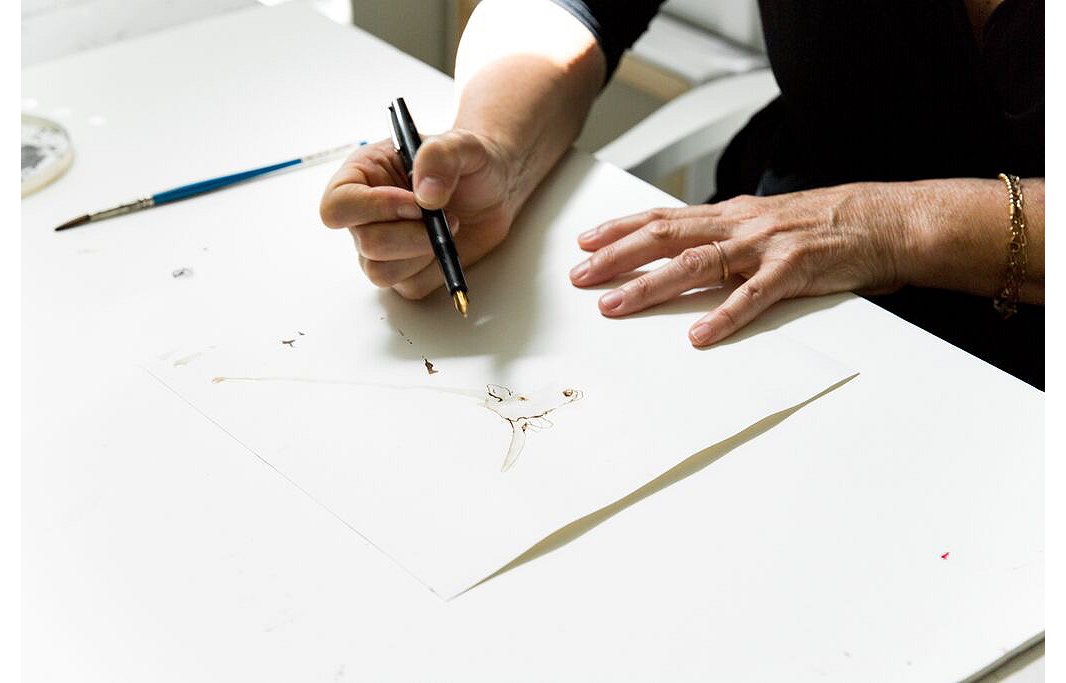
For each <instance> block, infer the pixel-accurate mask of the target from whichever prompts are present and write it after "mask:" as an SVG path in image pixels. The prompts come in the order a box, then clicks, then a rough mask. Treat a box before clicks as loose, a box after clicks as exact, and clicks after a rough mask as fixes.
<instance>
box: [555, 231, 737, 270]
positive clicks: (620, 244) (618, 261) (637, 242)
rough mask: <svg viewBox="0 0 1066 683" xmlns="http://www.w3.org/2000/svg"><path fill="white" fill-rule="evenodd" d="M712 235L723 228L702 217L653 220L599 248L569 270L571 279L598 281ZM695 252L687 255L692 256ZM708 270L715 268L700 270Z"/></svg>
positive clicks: (718, 235) (703, 264)
mask: <svg viewBox="0 0 1066 683" xmlns="http://www.w3.org/2000/svg"><path fill="white" fill-rule="evenodd" d="M618 229H619V230H623V229H625V227H622V228H618ZM715 239H724V229H722V228H720V227H717V226H715V225H713V224H709V223H708V222H707V221H706V220H705V219H702V218H694V219H683V220H669V221H665V220H655V221H652V222H651V223H648V224H646V225H644V226H643V227H641V228H639V229H637V230H634V231H632V232H630V233H629V234H626V235H624V236H623V237H621V238H619V239H618V240H617V241H616V242H611V243H608V244H604V245H603V246H601V247H600V248H598V249H597V250H596V251H595V252H593V254H592V255H591V256H590V257H589V258H588V259H587V260H586V261H585V262H584V263H580V264H578V265H577V266H576V267H575V268H574V269H573V270H572V271H571V272H570V280H571V281H572V282H573V283H574V284H575V285H578V286H579V287H588V286H592V285H598V284H600V283H602V282H607V281H609V280H612V279H614V278H615V277H617V276H619V275H622V274H623V273H628V272H630V271H633V270H635V269H637V268H639V267H641V266H643V265H646V264H648V263H651V262H652V261H655V260H657V259H660V258H670V257H674V256H677V255H679V254H681V253H683V252H684V251H685V250H686V249H691V248H693V247H697V246H700V245H706V244H709V243H710V242H711V241H714V240H715ZM697 255H698V254H694V255H690V256H691V257H692V258H695V257H696V256H697ZM715 262H717V259H715ZM696 265H699V266H700V267H702V268H705V269H706V267H707V266H708V265H710V262H709V261H706V260H705V261H704V262H701V263H699V264H696ZM710 270H714V269H708V270H705V271H704V272H703V274H706V273H707V272H709V271H710Z"/></svg>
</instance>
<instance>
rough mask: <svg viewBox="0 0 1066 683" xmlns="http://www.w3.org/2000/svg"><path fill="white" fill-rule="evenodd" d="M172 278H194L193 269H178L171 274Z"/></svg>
mask: <svg viewBox="0 0 1066 683" xmlns="http://www.w3.org/2000/svg"><path fill="white" fill-rule="evenodd" d="M170 276H171V277H172V278H174V279H177V278H182V277H192V268H178V269H177V270H174V271H173V272H171V273H170Z"/></svg>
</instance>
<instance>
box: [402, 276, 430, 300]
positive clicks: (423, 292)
mask: <svg viewBox="0 0 1066 683" xmlns="http://www.w3.org/2000/svg"><path fill="white" fill-rule="evenodd" d="M392 288H393V290H395V291H396V293H397V294H399V295H400V296H402V297H403V298H405V299H408V300H409V301H418V300H419V299H424V298H426V296H428V295H429V293H430V292H432V291H433V289H432V288H426V286H425V285H422V284H420V283H419V282H417V281H416V278H408V279H406V280H404V281H402V282H397V283H396V284H394V285H393V286H392Z"/></svg>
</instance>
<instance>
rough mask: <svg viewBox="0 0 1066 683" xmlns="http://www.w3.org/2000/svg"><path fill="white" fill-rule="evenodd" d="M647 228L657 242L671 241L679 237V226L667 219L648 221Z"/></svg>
mask: <svg viewBox="0 0 1066 683" xmlns="http://www.w3.org/2000/svg"><path fill="white" fill-rule="evenodd" d="M646 230H647V233H648V234H649V235H650V236H651V237H652V239H654V240H655V241H657V242H671V241H673V240H674V239H675V238H676V237H677V228H676V227H675V226H674V224H673V223H671V222H670V221H667V220H661V219H660V220H654V221H652V222H651V223H648V225H647V227H646Z"/></svg>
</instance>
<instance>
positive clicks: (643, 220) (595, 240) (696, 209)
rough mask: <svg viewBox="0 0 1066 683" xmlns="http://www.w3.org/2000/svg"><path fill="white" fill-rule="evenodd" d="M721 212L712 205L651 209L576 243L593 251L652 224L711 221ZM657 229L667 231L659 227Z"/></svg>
mask: <svg viewBox="0 0 1066 683" xmlns="http://www.w3.org/2000/svg"><path fill="white" fill-rule="evenodd" d="M720 214H721V210H720V208H719V207H718V206H716V205H714V204H702V205H696V206H685V207H681V208H676V209H664V208H660V209H651V210H649V211H644V212H641V213H636V214H633V215H631V216H623V217H622V218H616V219H614V220H610V221H607V222H606V223H602V224H600V225H598V226H596V227H595V228H593V229H591V230H588V231H586V232H583V233H581V234H580V235H578V238H577V242H578V246H580V247H581V248H582V249H584V250H585V251H595V250H597V249H600V248H602V247H604V246H606V245H608V244H611V243H612V242H615V241H617V240H619V239H621V238H622V237H625V236H626V235H628V234H630V233H632V232H635V231H636V230H639V229H640V228H643V227H645V226H648V227H651V226H652V224H664V223H669V222H670V221H674V220H680V221H686V222H688V219H701V218H702V219H705V220H711V219H714V218H717V217H718V216H719V215H720ZM659 229H668V228H666V226H664V225H660V226H659Z"/></svg>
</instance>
